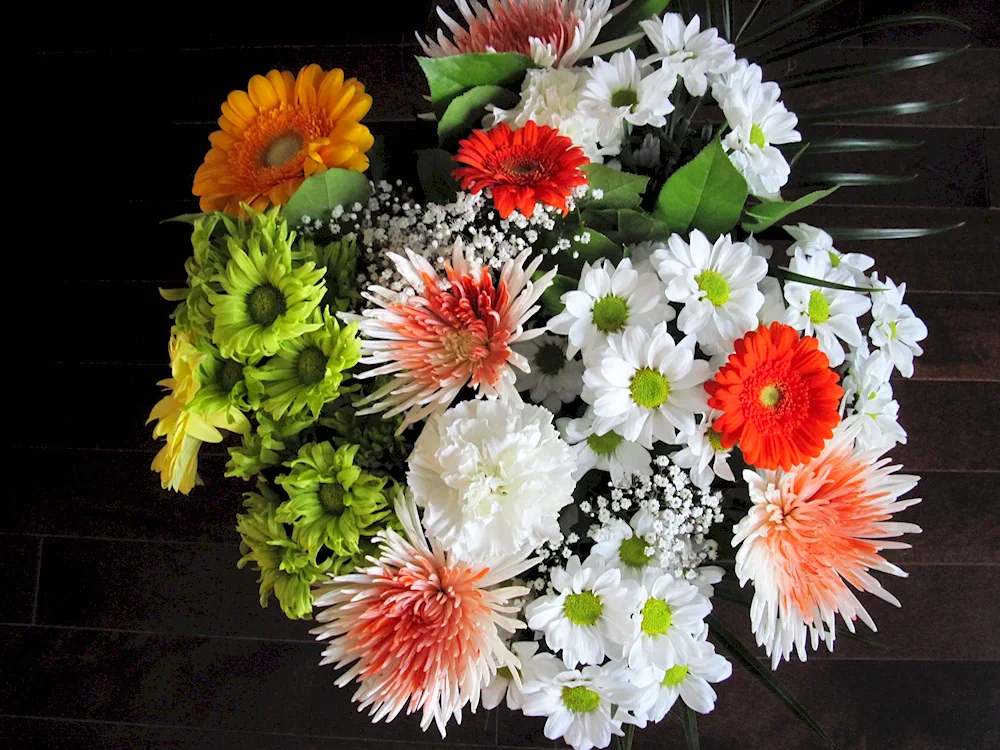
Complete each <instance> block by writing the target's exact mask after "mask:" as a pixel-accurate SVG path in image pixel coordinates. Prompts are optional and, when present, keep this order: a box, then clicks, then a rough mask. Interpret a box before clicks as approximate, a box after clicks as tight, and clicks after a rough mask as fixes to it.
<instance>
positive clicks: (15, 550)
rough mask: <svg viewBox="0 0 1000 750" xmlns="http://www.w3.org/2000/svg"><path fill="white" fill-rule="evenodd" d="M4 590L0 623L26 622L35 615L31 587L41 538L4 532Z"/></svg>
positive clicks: (0, 602)
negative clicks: (5, 533)
mask: <svg viewBox="0 0 1000 750" xmlns="http://www.w3.org/2000/svg"><path fill="white" fill-rule="evenodd" d="M3 541H4V550H5V556H6V559H5V560H4V577H5V579H6V591H5V592H4V596H3V597H0V622H8V623H23V624H30V623H31V622H32V620H33V619H34V616H35V586H36V583H37V580H38V558H39V554H40V553H41V551H42V541H41V539H39V538H38V537H34V536H20V535H13V534H11V535H4V537H3Z"/></svg>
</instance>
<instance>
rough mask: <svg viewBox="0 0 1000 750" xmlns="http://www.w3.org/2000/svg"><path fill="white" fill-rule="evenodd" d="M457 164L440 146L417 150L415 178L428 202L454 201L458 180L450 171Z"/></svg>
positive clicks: (443, 202) (442, 202)
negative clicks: (418, 181)
mask: <svg viewBox="0 0 1000 750" xmlns="http://www.w3.org/2000/svg"><path fill="white" fill-rule="evenodd" d="M456 167H458V164H456V163H455V162H454V160H452V158H451V154H450V153H448V152H447V151H445V150H444V149H442V148H428V149H421V150H420V151H417V178H418V179H419V180H420V187H421V189H422V190H423V191H424V200H425V201H426V202H428V203H439V204H445V203H454V202H455V195H456V194H457V193H458V181H457V180H456V179H455V178H454V177H452V176H451V173H452V172H453V171H454V170H455V168H456Z"/></svg>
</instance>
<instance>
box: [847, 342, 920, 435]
mask: <svg viewBox="0 0 1000 750" xmlns="http://www.w3.org/2000/svg"><path fill="white" fill-rule="evenodd" d="M890 375H892V360H891V359H889V355H888V354H886V353H885V352H884V351H882V350H880V349H878V350H876V351H875V352H874V353H873V354H869V353H868V352H867V351H865V349H864V347H862V348H859V349H857V350H856V351H855V352H854V353H853V354H852V355H851V360H850V367H849V368H848V371H847V374H846V375H845V376H844V403H845V404H849V403H853V406H852V407H851V408H850V409H849V410H848V411H849V413H850V414H860V415H862V416H864V417H865V418H864V419H862V420H861V431H860V432H859V433H858V437H857V445H858V448H859V449H861V450H870V449H872V448H885V449H888V448H891V447H892V446H894V445H896V444H897V443H904V444H905V443H906V430H904V429H903V427H902V425H900V424H899V420H898V415H899V403H898V402H897V401H896V400H895V399H894V398H893V397H892V385H891V384H890V383H889V376H890Z"/></svg>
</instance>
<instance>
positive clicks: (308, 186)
mask: <svg viewBox="0 0 1000 750" xmlns="http://www.w3.org/2000/svg"><path fill="white" fill-rule="evenodd" d="M371 194H372V188H371V185H370V184H369V182H368V176H367V175H365V174H363V173H362V172H356V171H354V170H353V169H338V168H334V169H328V170H326V171H325V172H321V173H320V174H314V175H313V176H312V177H307V178H306V181H305V182H303V183H302V185H300V186H299V189H298V190H296V191H295V194H294V195H293V196H292V197H291V198H289V199H288V203H286V204H285V206H284V208H283V209H282V211H281V216H282V218H283V219H285V220H286V221H288V225H289V226H290V227H294V226H297V225H299V224H301V223H302V217H303V216H308V217H309V218H310V219H313V220H315V219H325V218H326V217H328V216H329V215H330V212H331V211H332V210H333V209H334V208H335V207H336V206H351V205H353V204H355V203H361V204H362V205H364V204H365V203H367V202H368V198H369V197H371Z"/></svg>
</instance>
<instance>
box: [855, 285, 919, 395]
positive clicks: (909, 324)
mask: <svg viewBox="0 0 1000 750" xmlns="http://www.w3.org/2000/svg"><path fill="white" fill-rule="evenodd" d="M871 281H872V286H873V287H876V288H878V289H881V290H882V291H880V292H875V293H873V294H872V299H873V300H874V302H873V304H872V318H873V319H874V320H873V322H872V326H871V328H869V329H868V336H869V338H871V340H872V343H873V344H875V346H877V347H878V348H879V349H881V350H883V351H884V352H886V353H888V355H889V358H890V359H891V360H892V363H893V364H894V365H895V366H896V369H897V370H899V374H900V375H902V376H903V377H904V378H909V377H913V358H914V357H915V356H916V357H919V356H920V355H921V354H923V353H924V350H923V349H922V348H921V347H920V344H918V343H917V342H918V341H923V340H924V339H925V338H927V326H926V325H925V324H924V321H922V320H921V319H920V318H918V317H917V316H916V315H914V314H913V310H912V309H910V306H909V305H905V304H903V295H904V294H906V282H903V283H902V284H900V285H899V286H896V284H895V283H894V282H893V280H892V279H890V278H889V277H888V276H886V278H885V280H884V281H879V279H878V275H877V274H872V278H871Z"/></svg>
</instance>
